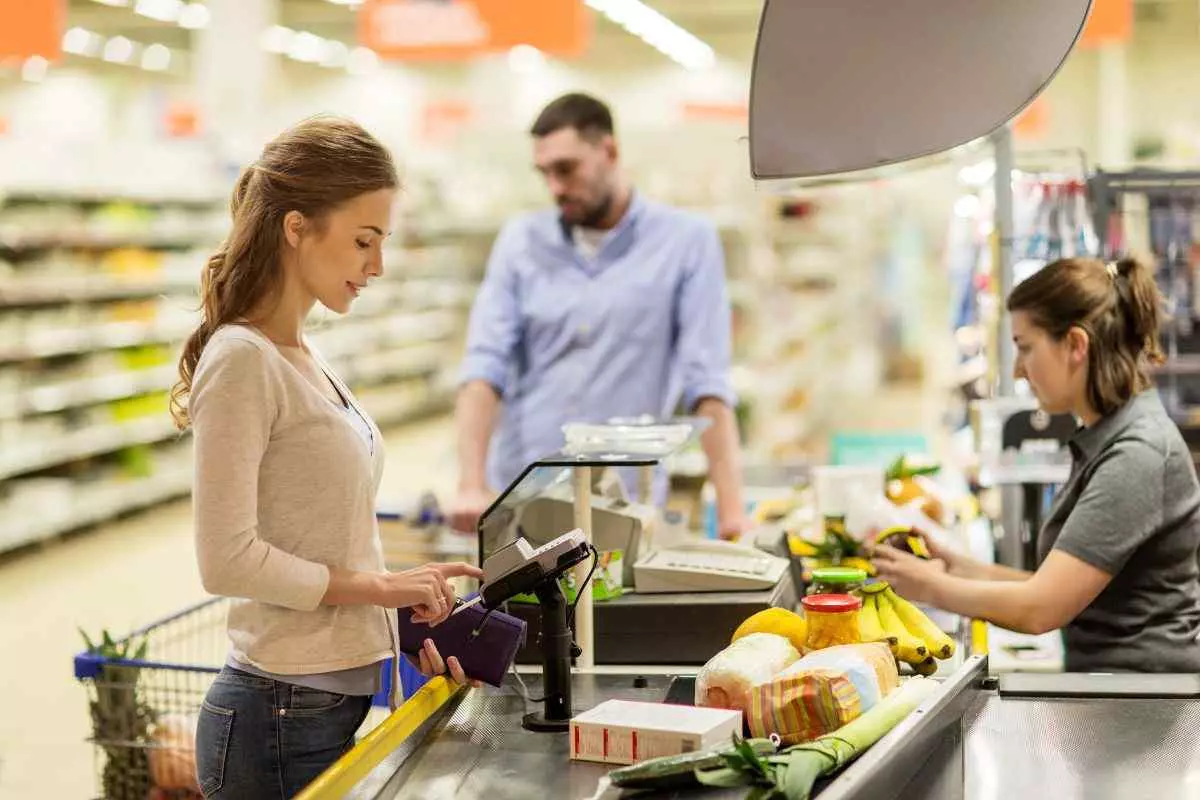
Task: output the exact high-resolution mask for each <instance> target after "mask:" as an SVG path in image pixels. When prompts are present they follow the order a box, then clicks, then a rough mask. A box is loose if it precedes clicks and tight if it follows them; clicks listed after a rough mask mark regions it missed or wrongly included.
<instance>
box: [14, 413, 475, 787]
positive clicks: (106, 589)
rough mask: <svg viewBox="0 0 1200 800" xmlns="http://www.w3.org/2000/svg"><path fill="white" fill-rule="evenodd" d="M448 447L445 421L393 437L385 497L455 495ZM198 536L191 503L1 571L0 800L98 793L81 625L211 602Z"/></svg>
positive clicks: (133, 620)
mask: <svg viewBox="0 0 1200 800" xmlns="http://www.w3.org/2000/svg"><path fill="white" fill-rule="evenodd" d="M452 445H453V435H452V431H451V428H450V424H449V422H448V421H446V420H441V419H439V420H435V421H431V422H427V423H422V424H418V425H413V426H409V427H407V428H404V429H401V430H399V431H395V432H392V433H391V434H390V435H389V436H388V438H387V447H388V466H387V470H386V472H385V474H384V481H383V486H382V488H381V492H380V495H381V498H383V499H390V498H397V497H398V498H404V497H408V496H410V495H411V494H413V493H415V492H420V491H421V490H424V489H431V490H434V491H437V492H439V493H443V492H445V491H446V490H447V487H452V485H453V483H452V482H453V480H454V453H453V450H452ZM191 537H192V528H191V506H190V503H189V502H188V501H187V500H183V501H180V502H176V503H172V504H170V505H167V506H162V507H160V508H157V509H154V510H151V511H148V512H146V513H143V514H140V515H138V516H136V517H130V518H128V519H126V520H121V521H118V522H114V523H112V524H109V525H106V526H104V527H101V528H98V529H96V530H92V531H87V532H84V533H81V534H77V535H75V536H72V537H68V538H66V539H62V540H59V541H55V542H51V543H49V544H47V545H45V546H43V547H41V548H40V549H39V550H36V551H33V552H29V553H24V554H20V555H19V556H17V557H16V558H12V559H9V560H6V561H5V562H3V563H0V609H2V610H3V611H2V614H0V631H2V632H3V639H2V640H0V641H2V644H3V646H4V648H5V652H4V653H3V654H0V687H3V697H0V800H18V799H19V800H31V799H32V798H53V799H54V800H60V799H61V800H83V798H89V797H94V796H95V794H96V793H95V782H96V775H95V765H94V762H93V756H92V747H91V745H90V744H87V742H86V741H85V740H86V738H87V737H88V735H89V733H90V722H89V720H88V710H87V698H86V694H85V692H84V689H83V687H82V686H81V685H80V684H79V683H77V682H76V681H75V679H74V677H73V672H72V656H73V655H74V654H75V653H77V652H79V651H80V650H81V649H82V641H81V639H80V636H79V633H78V630H77V628H83V629H84V630H86V631H88V632H89V633H91V632H98V631H100V630H101V629H103V628H107V629H109V630H110V631H112V632H114V633H120V632H124V631H129V630H132V629H134V628H136V627H138V626H139V625H142V624H145V623H147V622H150V621H152V620H155V619H158V618H160V617H163V616H165V615H167V614H170V613H171V612H173V611H177V610H179V609H182V608H185V607H186V606H188V605H189V604H191V603H194V602H196V601H198V600H200V599H203V598H204V597H205V593H204V590H203V589H202V588H201V586H200V578H199V576H198V574H197V572H196V567H195V559H194V557H193V554H192V538H191Z"/></svg>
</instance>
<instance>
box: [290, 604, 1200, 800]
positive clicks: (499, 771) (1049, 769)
mask: <svg viewBox="0 0 1200 800" xmlns="http://www.w3.org/2000/svg"><path fill="white" fill-rule="evenodd" d="M968 627H969V626H966V625H960V626H959V631H958V641H959V645H960V648H959V650H960V653H965V654H966V655H960V656H956V657H955V659H953V660H951V661H949V662H946V663H945V664H944V665H943V669H942V672H941V673H940V674H939V676H938V680H940V681H941V686H940V687H939V689H938V691H936V692H935V693H934V694H933V695H932V696H931V697H930V698H929V699H928V700H927V701H926V702H925V703H923V704H922V705H921V706H920V707H919V708H918V709H917V710H916V711H915V712H914V713H913V714H911V715H910V716H909V717H908V718H907V719H906V720H905V721H904V722H902V723H901V724H900V725H899V726H897V727H896V728H895V729H894V730H893V731H892V732H891V733H889V734H888V735H887V736H886V737H884V738H883V739H881V740H880V741H879V742H878V743H876V745H875V746H874V747H872V748H871V749H870V750H869V751H867V752H866V753H865V754H864V755H863V756H862V757H860V758H859V759H858V760H856V761H854V762H853V763H851V764H850V765H849V766H848V767H847V768H846V769H845V770H843V771H842V772H841V773H839V774H838V775H836V776H835V777H834V778H833V779H832V780H829V781H825V782H823V783H819V784H818V785H817V788H816V791H815V793H814V797H819V798H821V800H960V799H962V798H968V799H969V800H1009V798H1013V797H1018V798H1021V800H1042V799H1043V798H1045V799H1046V800H1050V799H1051V798H1053V799H1054V800H1063V799H1064V798H1086V800H1110V799H1111V800H1117V799H1118V798H1120V800H1130V799H1131V798H1172V799H1177V800H1184V799H1185V798H1195V797H1197V796H1200V733H1197V731H1200V676H1194V675H1188V676H1162V675H1157V676H1153V675H1090V676H1088V675H1062V674H1059V675H1026V674H1012V675H1005V676H1001V677H1000V678H999V679H997V678H994V677H990V676H989V674H988V660H987V656H986V654H982V653H974V654H972V653H970V645H969V642H968V641H967V639H969V637H968V636H967V635H966V632H967V628H968ZM526 682H527V684H528V686H529V691H530V692H531V693H533V694H536V693H537V692H538V687H539V681H538V680H537V678H536V677H535V676H529V677H528V678H527V680H526ZM692 685H693V684H692V680H691V676H690V674H689V673H688V672H687V671H682V670H681V671H678V672H673V671H670V670H657V671H651V670H638V669H623V668H622V669H615V668H603V667H597V668H594V669H592V670H589V671H587V672H583V671H580V672H577V673H576V674H575V675H574V676H573V688H574V694H575V703H576V708H578V709H584V708H590V707H593V706H595V705H598V704H599V703H601V702H603V701H604V700H608V699H612V698H622V699H630V700H643V701H650V702H658V701H672V702H690V699H691V690H692ZM526 706H527V703H526V701H525V700H524V699H523V696H522V694H521V691H520V690H519V687H518V686H517V685H516V683H515V681H511V680H510V682H508V683H506V684H505V685H504V686H503V687H502V688H500V689H494V688H490V687H487V688H483V689H457V690H456V689H453V688H452V687H451V686H450V685H449V684H448V683H447V682H446V681H445V680H444V679H440V678H439V679H437V680H435V681H433V682H431V683H430V684H428V685H427V686H426V687H424V688H423V689H422V690H421V691H420V692H418V693H417V695H416V696H414V697H413V698H412V700H410V701H409V703H407V704H405V706H403V707H402V708H401V709H399V710H398V711H397V712H395V713H394V714H393V715H392V716H391V717H390V718H389V719H388V720H386V721H385V722H384V723H383V724H382V725H380V727H379V728H377V729H376V730H375V731H374V732H372V733H371V734H370V735H369V736H368V737H367V738H366V739H364V740H363V741H362V742H361V743H360V744H359V745H358V746H357V747H356V748H355V749H354V750H353V751H351V752H350V753H349V754H348V755H347V756H346V757H345V758H343V759H342V761H340V762H338V764H336V765H335V766H334V767H333V768H331V769H330V770H329V771H328V772H327V773H326V774H325V775H323V776H322V777H321V778H320V779H318V781H317V782H316V783H314V784H313V785H312V786H311V787H310V788H309V789H308V790H307V791H306V793H305V794H304V795H303V797H304V798H305V800H323V799H324V798H334V797H338V798H341V797H350V798H389V799H390V798H420V799H421V800H451V799H452V798H453V800H529V798H563V800H618V798H622V797H626V796H631V795H625V794H622V792H621V791H620V790H618V789H616V788H614V787H611V786H609V785H607V783H606V775H607V773H608V772H609V770H610V769H611V767H609V766H607V765H601V764H590V763H585V762H577V761H570V760H568V742H567V735H566V734H540V733H531V732H528V731H525V730H523V729H522V727H521V719H522V716H523V714H524V713H525V712H526ZM746 794H747V791H746V790H745V789H737V790H714V789H706V790H699V789H697V790H688V791H683V790H680V791H671V792H658V793H643V794H639V795H637V797H641V798H646V800H668V799H672V800H674V799H676V798H677V799H678V800H684V799H685V798H691V797H695V798H709V799H711V800H733V798H739V799H740V798H744V797H745V796H746Z"/></svg>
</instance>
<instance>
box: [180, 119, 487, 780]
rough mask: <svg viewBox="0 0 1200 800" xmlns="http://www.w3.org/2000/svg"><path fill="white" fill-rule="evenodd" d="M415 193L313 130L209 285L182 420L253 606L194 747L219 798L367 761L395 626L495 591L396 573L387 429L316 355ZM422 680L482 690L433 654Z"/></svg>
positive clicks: (236, 631) (280, 164)
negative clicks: (385, 504)
mask: <svg viewBox="0 0 1200 800" xmlns="http://www.w3.org/2000/svg"><path fill="white" fill-rule="evenodd" d="M398 183H399V181H398V179H397V175H396V168H395V166H394V165H393V162H392V158H391V155H390V154H389V153H388V151H387V150H386V149H385V148H384V147H383V146H382V145H381V144H380V143H379V142H378V141H376V140H375V139H374V138H373V137H372V136H371V135H370V134H369V133H367V132H366V131H364V130H363V129H362V128H360V127H359V126H357V125H355V124H354V123H352V122H348V121H345V120H340V119H334V118H318V119H312V120H309V121H306V122H304V123H301V124H300V125H297V126H296V127H294V128H292V129H290V130H288V131H286V132H285V133H283V134H282V135H281V136H279V137H278V138H276V139H275V140H274V141H272V142H271V143H270V144H268V145H267V146H266V148H265V149H264V150H263V153H262V156H261V157H260V158H259V159H258V161H256V162H255V163H254V164H252V165H250V166H249V167H247V168H246V170H245V171H244V172H243V173H242V175H241V177H240V178H239V179H238V182H237V186H236V188H235V189H234V192H233V200H232V203H231V212H232V215H233V228H232V230H231V232H230V234H229V237H228V239H227V240H226V242H225V244H224V245H223V246H222V247H221V249H220V250H219V251H218V252H217V253H215V254H214V255H213V256H212V257H211V258H210V259H209V261H208V265H207V266H206V267H205V270H204V275H203V277H202V279H201V299H202V302H203V308H202V312H203V313H202V319H201V322H200V325H199V327H198V328H197V329H196V331H195V332H194V333H193V334H192V336H191V337H190V338H189V339H188V341H187V344H186V346H185V348H184V351H183V356H182V358H181V359H180V362H179V375H180V381H179V384H178V385H177V386H176V387H175V390H174V392H173V393H172V413H173V415H174V417H175V419H176V422H177V423H178V424H179V425H180V427H181V428H186V427H190V428H191V430H192V434H193V439H194V442H195V464H196V468H195V491H194V505H195V526H196V555H197V560H198V562H199V567H200V576H201V579H202V581H203V584H204V587H205V588H206V589H207V590H208V591H209V592H211V593H213V594H217V595H225V596H229V597H234V598H238V600H237V602H235V603H234V605H233V607H232V609H231V611H230V613H229V620H228V629H229V638H230V642H231V648H230V653H229V656H228V660H227V662H226V665H225V667H224V669H223V670H222V672H221V674H220V675H219V676H218V677H217V678H216V680H215V682H214V683H213V685H212V688H211V689H210V690H209V692H208V694H207V696H206V698H205V700H204V703H203V706H202V709H201V714H200V721H199V726H198V731H197V738H196V762H197V770H198V778H199V782H200V787H201V790H202V791H203V793H204V796H205V797H206V798H272V797H274V798H287V797H291V796H293V795H295V794H297V793H298V792H299V791H300V790H301V789H303V788H304V787H305V786H306V785H307V784H308V783H310V782H311V781H312V779H313V778H315V777H316V776H317V775H319V774H320V773H321V772H322V771H324V770H325V769H326V768H327V767H328V766H329V765H330V764H332V763H333V762H334V761H335V760H336V759H337V758H338V757H339V756H340V755H341V754H342V753H344V752H345V751H346V749H347V748H348V747H349V746H350V745H351V743H352V742H353V739H354V734H355V732H356V731H357V729H358V727H359V726H360V725H361V724H362V721H363V719H364V717H365V716H366V713H367V711H368V709H369V708H370V702H371V696H372V695H373V694H375V693H376V692H377V691H378V689H379V684H380V683H381V662H382V661H384V660H386V659H388V658H389V657H392V656H395V655H396V654H397V653H398V649H397V634H396V613H395V609H397V608H408V607H411V608H413V609H414V610H415V613H414V616H415V617H416V618H417V619H422V620H425V621H428V622H431V623H434V624H436V623H437V622H440V621H442V620H444V619H445V618H446V617H447V616H448V615H449V613H450V610H451V609H452V607H453V604H454V599H455V598H454V591H453V589H452V588H451V586H450V584H449V582H448V579H450V578H452V577H456V576H461V575H472V576H475V577H478V576H479V574H480V573H479V571H478V570H477V569H475V568H474V567H471V566H468V565H466V564H442V565H426V566H424V567H421V568H418V569H414V570H409V571H407V572H401V573H390V572H388V571H387V569H386V568H385V567H384V562H383V555H382V548H381V545H380V541H379V533H378V528H377V526H376V522H375V493H376V490H377V488H378V485H379V478H380V475H381V472H382V467H383V446H382V444H383V443H382V440H381V436H380V433H379V429H378V428H377V427H376V426H375V424H374V423H373V422H372V421H371V419H370V417H369V416H368V415H367V413H366V412H365V411H363V409H362V407H361V406H359V404H358V403H357V401H356V400H355V399H354V395H353V394H352V393H351V391H350V389H349V387H347V386H346V384H345V383H344V382H342V381H341V380H340V379H339V378H338V376H337V375H336V374H335V373H334V371H333V370H332V369H331V368H330V367H329V365H328V364H327V363H326V362H325V361H324V360H322V358H321V356H320V355H319V354H318V353H317V352H316V351H315V350H314V349H313V348H312V346H311V345H310V344H309V343H308V341H307V340H306V339H305V337H304V335H303V331H304V326H305V320H306V319H307V317H308V315H309V312H310V311H311V310H312V309H313V307H314V306H315V305H316V304H317V303H320V304H321V305H323V306H325V307H326V308H328V309H329V310H331V311H333V312H335V313H339V314H342V313H345V312H346V311H348V310H349V309H350V306H351V304H352V303H353V302H354V298H355V297H357V296H358V294H359V293H360V292H362V291H364V290H367V287H368V284H369V283H370V281H371V280H372V279H374V278H377V277H379V276H380V275H382V274H383V262H382V251H381V249H382V246H383V240H384V238H385V237H386V236H387V235H388V231H389V228H390V221H391V215H392V208H393V203H394V199H395V194H396V190H397V186H398ZM420 660H421V668H422V670H423V671H425V672H426V673H429V674H432V673H440V672H444V671H446V669H447V667H449V670H450V672H451V673H452V675H453V676H454V678H455V679H456V680H458V681H460V682H462V681H465V676H464V675H463V674H462V670H461V668H460V667H459V665H458V664H457V663H456V662H455V661H454V659H448V660H447V661H448V662H449V663H443V661H442V659H441V657H440V655H439V654H438V653H437V650H436V648H434V647H432V642H427V643H426V652H424V653H422V655H421V659H420ZM395 677H396V675H395V672H394V671H393V678H395ZM398 684H399V681H398V680H394V682H393V686H394V687H395V688H398Z"/></svg>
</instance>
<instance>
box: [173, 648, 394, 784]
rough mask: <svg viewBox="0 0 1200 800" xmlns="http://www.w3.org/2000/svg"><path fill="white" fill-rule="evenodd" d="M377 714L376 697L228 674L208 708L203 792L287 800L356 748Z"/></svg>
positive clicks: (199, 740)
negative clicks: (372, 714) (373, 711)
mask: <svg viewBox="0 0 1200 800" xmlns="http://www.w3.org/2000/svg"><path fill="white" fill-rule="evenodd" d="M370 708H371V698H370V697H358V696H352V695H344V694H334V693H332V692H322V691H318V690H316V689H308V688H306V687H303V686H295V685H293V684H290V683H283V682H280V681H273V680H271V679H269V678H260V677H257V676H255V675H250V674H248V673H245V672H242V671H241V670H236V669H233V668H231V667H225V668H224V669H223V670H221V674H220V675H218V676H217V679H216V680H215V681H214V682H213V685H212V687H211V688H210V689H209V690H208V695H207V696H206V697H205V698H204V704H203V706H202V707H201V709H200V722H199V725H198V727H197V729H196V771H197V774H198V777H199V780H200V790H201V791H202V792H203V793H204V796H205V798H210V800H242V798H246V799H247V800H269V799H273V798H279V800H287V798H290V797H293V796H294V795H296V794H298V793H299V792H300V791H301V790H302V789H304V787H306V786H307V785H308V784H309V783H311V782H312V781H313V780H314V779H315V778H316V777H317V776H318V775H320V774H321V773H322V772H324V771H325V770H326V768H328V767H329V766H330V765H331V764H333V762H335V761H337V760H338V758H340V757H341V756H342V754H343V753H345V752H346V751H347V750H349V749H350V748H351V747H352V746H353V745H354V734H355V732H356V731H357V730H358V728H359V726H360V725H362V722H363V720H364V719H365V718H366V716H367V711H369V710H370Z"/></svg>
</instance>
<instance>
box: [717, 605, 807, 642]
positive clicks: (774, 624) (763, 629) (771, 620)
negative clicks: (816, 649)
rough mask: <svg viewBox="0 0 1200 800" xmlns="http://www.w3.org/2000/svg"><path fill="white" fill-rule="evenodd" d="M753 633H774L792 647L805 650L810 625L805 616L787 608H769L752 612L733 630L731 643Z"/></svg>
mask: <svg viewBox="0 0 1200 800" xmlns="http://www.w3.org/2000/svg"><path fill="white" fill-rule="evenodd" d="M752 633H773V634H775V635H777V636H782V637H784V638H785V639H787V640H788V641H789V642H791V643H792V647H794V648H796V650H798V651H800V652H804V648H805V640H806V639H807V637H808V627H807V625H806V623H805V621H804V617H802V616H800V615H799V614H797V613H796V612H795V611H789V610H788V609H786V608H768V609H766V610H764V611H759V612H758V613H757V614H752V615H751V616H749V617H747V618H746V621H745V622H743V623H742V624H741V625H739V626H738V628H737V630H736V631H734V632H733V638H732V639H730V644H732V643H733V642H736V641H737V640H738V639H742V638H745V637H746V636H749V635H750V634H752Z"/></svg>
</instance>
